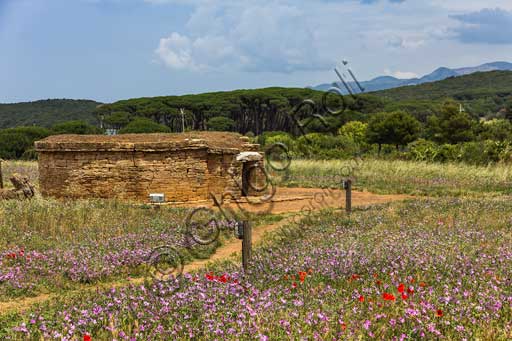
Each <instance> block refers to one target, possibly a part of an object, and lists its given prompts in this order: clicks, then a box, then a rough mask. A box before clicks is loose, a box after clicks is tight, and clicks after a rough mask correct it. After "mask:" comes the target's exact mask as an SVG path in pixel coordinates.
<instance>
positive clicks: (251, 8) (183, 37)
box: [155, 2, 332, 73]
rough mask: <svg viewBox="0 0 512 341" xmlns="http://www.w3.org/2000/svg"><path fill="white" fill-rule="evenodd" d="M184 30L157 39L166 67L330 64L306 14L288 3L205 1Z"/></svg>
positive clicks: (287, 68) (288, 68)
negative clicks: (218, 2) (183, 32)
mask: <svg viewBox="0 0 512 341" xmlns="http://www.w3.org/2000/svg"><path fill="white" fill-rule="evenodd" d="M187 29H188V30H187V31H188V32H189V33H188V34H180V33H178V32H173V33H171V34H170V35H169V36H168V37H165V38H162V39H160V43H159V46H158V48H157V49H156V50H155V53H156V55H157V56H158V58H159V59H160V60H161V61H162V62H163V63H164V64H165V65H166V66H168V67H170V68H172V69H191V70H208V69H210V70H211V69H223V68H237V69H241V70H244V71H270V72H284V73H286V72H292V71H297V70H318V69H325V68H326V67H327V66H328V65H330V64H329V63H332V61H329V60H326V59H325V58H322V56H321V55H320V53H319V48H318V46H316V40H315V28H314V27H312V26H311V25H310V24H309V23H308V17H307V14H306V13H305V12H304V11H303V10H301V9H299V8H297V7H295V6H293V5H289V4H276V3H271V2H269V3H267V4H261V3H260V4H252V5H251V4H247V3H244V4H243V5H241V4H239V3H229V2H228V3H227V4H223V5H220V4H211V3H205V4H204V5H200V6H198V7H197V8H196V9H195V11H194V13H193V14H192V15H191V17H190V19H189V21H188V24H187Z"/></svg>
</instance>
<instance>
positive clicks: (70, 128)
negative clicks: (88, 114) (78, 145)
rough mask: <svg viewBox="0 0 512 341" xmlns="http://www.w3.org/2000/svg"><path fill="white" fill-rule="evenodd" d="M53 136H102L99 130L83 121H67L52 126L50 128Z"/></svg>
mask: <svg viewBox="0 0 512 341" xmlns="http://www.w3.org/2000/svg"><path fill="white" fill-rule="evenodd" d="M52 132H53V133H54V134H80V135H89V134H102V133H103V132H102V131H101V129H100V128H98V127H95V126H93V125H90V124H88V123H86V122H84V121H68V122H62V123H58V124H56V125H54V126H53V127H52Z"/></svg>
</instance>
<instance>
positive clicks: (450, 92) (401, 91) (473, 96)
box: [371, 71, 512, 117]
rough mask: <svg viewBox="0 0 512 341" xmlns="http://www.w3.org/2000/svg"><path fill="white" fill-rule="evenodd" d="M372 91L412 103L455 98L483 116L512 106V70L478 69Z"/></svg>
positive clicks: (395, 99) (474, 112)
mask: <svg viewBox="0 0 512 341" xmlns="http://www.w3.org/2000/svg"><path fill="white" fill-rule="evenodd" d="M371 94H372V95H376V96H379V97H381V98H383V99H385V100H391V101H393V102H401V103H404V104H405V103H408V104H409V106H410V104H411V103H414V102H417V103H423V104H425V103H426V101H428V102H430V103H434V102H439V101H442V100H443V99H446V98H452V99H454V100H456V101H458V102H460V103H462V104H463V105H464V107H465V109H466V110H467V111H469V112H471V113H473V114H475V115H478V116H480V117H482V116H487V115H492V114H494V113H497V112H498V111H500V110H501V109H503V108H512V71H491V72H477V73H473V74H470V75H466V76H460V77H451V78H448V79H445V80H442V81H438V82H432V83H424V84H421V85H413V86H403V87H400V88H394V89H388V90H382V91H376V92H372V93H371ZM418 101H419V102H418Z"/></svg>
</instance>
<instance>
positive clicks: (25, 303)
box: [0, 188, 411, 315]
mask: <svg viewBox="0 0 512 341" xmlns="http://www.w3.org/2000/svg"><path fill="white" fill-rule="evenodd" d="M281 190H282V191H281V192H280V194H279V195H277V196H276V198H275V202H274V203H273V204H272V206H271V207H270V209H269V205H268V204H265V205H261V206H254V205H251V204H248V203H245V204H241V206H242V207H243V208H244V209H246V210H248V211H251V212H262V211H265V212H266V213H273V214H282V213H289V216H287V217H285V218H284V219H283V220H281V221H279V222H277V223H274V224H269V225H264V226H258V227H256V228H254V229H253V235H252V241H253V244H255V245H257V244H259V243H260V242H261V241H262V239H263V236H264V235H265V233H267V232H272V231H275V230H277V229H279V228H281V227H282V226H285V225H286V224H288V223H289V222H290V221H291V220H292V219H293V217H294V216H295V215H296V214H298V212H304V211H305V210H319V209H322V208H327V207H330V208H342V207H344V191H340V190H334V191H333V192H331V193H330V195H327V194H324V195H322V194H321V193H324V192H323V190H320V189H315V188H307V189H305V188H284V189H281ZM318 193H320V194H318ZM408 198H411V196H407V195H378V194H373V193H369V192H356V191H353V192H352V200H353V201H352V206H354V207H357V206H367V205H371V204H378V203H385V202H391V201H399V200H405V199H408ZM290 199H291V200H290ZM241 248H242V241H241V240H238V239H231V240H228V241H226V242H225V243H224V244H223V245H222V246H221V247H219V248H218V249H217V250H216V251H215V253H213V254H212V255H211V256H210V258H208V259H204V260H195V261H192V262H191V263H188V264H186V265H185V266H184V269H183V271H184V273H189V272H195V271H198V270H201V269H203V268H205V267H207V266H208V264H211V263H212V262H215V261H220V260H227V259H230V258H233V259H235V257H238V258H240V251H241ZM143 282H144V278H143V277H137V278H130V279H127V280H124V281H115V282H107V283H99V284H96V285H84V286H83V287H82V288H80V289H74V290H70V291H67V292H64V293H63V294H57V293H51V294H41V295H38V296H35V297H26V298H22V299H17V300H13V301H7V302H0V315H3V314H6V313H8V312H22V311H25V310H27V309H29V308H30V307H31V306H33V305H35V304H40V303H43V302H46V301H48V300H51V299H53V298H57V297H59V296H62V295H66V296H67V295H75V294H79V293H80V292H83V291H84V290H97V289H99V290H104V289H109V288H112V287H121V286H126V285H129V284H130V283H131V284H140V283H143Z"/></svg>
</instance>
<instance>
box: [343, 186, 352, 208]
mask: <svg viewBox="0 0 512 341" xmlns="http://www.w3.org/2000/svg"><path fill="white" fill-rule="evenodd" d="M343 187H344V188H345V211H346V212H347V213H348V214H350V212H352V180H350V179H346V180H345V181H343Z"/></svg>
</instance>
